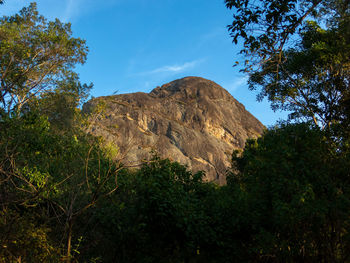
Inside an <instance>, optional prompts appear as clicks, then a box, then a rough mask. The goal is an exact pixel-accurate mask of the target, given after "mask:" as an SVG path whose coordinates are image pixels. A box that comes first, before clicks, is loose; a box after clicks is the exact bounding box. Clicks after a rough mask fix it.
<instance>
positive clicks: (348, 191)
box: [228, 123, 350, 262]
mask: <svg viewBox="0 0 350 263" xmlns="http://www.w3.org/2000/svg"><path fill="white" fill-rule="evenodd" d="M349 156H350V155H349V147H347V148H344V147H343V146H342V145H337V144H335V143H334V141H332V140H330V139H328V138H327V134H326V132H325V131H322V130H320V128H319V127H317V126H315V125H309V124H308V123H302V124H293V125H292V124H289V125H282V126H280V127H276V128H274V129H271V130H268V131H266V132H265V134H264V135H263V136H262V137H261V138H259V139H257V140H250V141H248V142H247V144H246V147H245V149H244V152H243V153H242V155H241V156H235V157H234V158H233V166H234V167H235V169H236V170H235V172H233V175H231V177H230V178H229V180H228V182H229V187H232V188H235V189H237V186H239V189H240V190H239V191H240V192H241V193H242V195H243V196H245V200H246V202H247V211H246V214H247V215H249V216H248V218H247V220H249V221H250V224H251V226H252V227H251V230H253V231H251V232H248V234H249V235H250V239H249V240H250V241H248V242H247V245H246V248H248V249H249V251H250V253H253V254H254V255H255V259H256V261H263V260H266V261H269V262H346V261H348V260H349V256H350V250H349V246H350V239H349V234H348V233H349V218H350V217H349V216H350V214H349V209H347V207H348V205H349V204H350V181H349V169H350V159H349ZM236 191H237V190H236Z"/></svg>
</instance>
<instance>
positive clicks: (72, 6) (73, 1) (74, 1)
mask: <svg viewBox="0 0 350 263" xmlns="http://www.w3.org/2000/svg"><path fill="white" fill-rule="evenodd" d="M81 3H82V2H81V1H80V0H67V1H66V8H65V10H64V14H63V18H62V20H63V21H64V22H68V21H70V20H72V18H73V17H76V16H79V12H80V10H81V6H80V4H81Z"/></svg>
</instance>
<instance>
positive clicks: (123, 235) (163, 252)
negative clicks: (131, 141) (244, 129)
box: [0, 0, 350, 262]
mask: <svg viewBox="0 0 350 263" xmlns="http://www.w3.org/2000/svg"><path fill="white" fill-rule="evenodd" d="M0 3H2V1H0ZM226 4H227V6H228V7H229V8H234V9H236V10H235V16H234V22H233V24H232V25H231V26H230V27H229V29H230V30H231V33H232V36H233V37H234V41H238V40H239V39H240V38H243V40H244V49H243V50H242V52H243V53H245V54H246V55H249V56H251V57H252V59H251V60H250V61H252V62H256V64H253V65H250V64H248V62H247V65H246V68H245V71H246V72H248V74H249V76H250V84H251V87H252V88H258V87H260V88H261V97H264V96H267V97H268V99H269V100H270V101H271V102H272V105H273V107H274V108H275V109H279V108H282V109H287V110H290V111H291V116H290V119H291V120H294V122H286V123H281V124H279V125H277V126H276V127H274V128H270V129H268V130H266V131H265V133H264V135H263V136H262V137H261V138H259V139H257V140H249V141H248V142H247V143H246V147H245V149H244V151H243V152H235V153H234V154H233V158H232V169H231V170H230V171H228V176H227V185H225V186H218V185H215V184H213V183H208V182H204V181H203V180H202V178H203V174H202V173H197V174H193V173H191V172H190V171H188V170H187V169H186V167H184V166H182V165H180V164H178V163H174V162H170V161H169V160H161V159H159V158H158V157H157V156H154V158H153V160H152V161H150V162H148V163H145V164H144V165H143V166H142V167H141V168H140V169H137V170H132V169H127V168H125V167H123V165H122V164H120V163H119V162H117V161H115V158H114V157H115V154H116V151H117V148H115V147H113V146H111V145H106V144H105V143H104V142H103V139H102V138H96V137H93V136H91V135H89V132H88V131H89V130H90V125H91V122H92V121H93V119H94V118H101V116H102V115H103V105H99V106H98V107H96V109H95V111H94V112H92V113H90V114H89V115H86V114H84V113H82V112H81V111H80V106H81V104H82V103H83V102H84V100H85V99H86V98H87V96H88V92H89V90H90V89H91V87H92V85H91V84H90V85H86V84H81V83H80V81H79V76H78V75H77V74H76V73H75V72H74V66H75V65H76V64H77V63H84V62H85V60H86V54H87V47H86V45H85V41H83V40H81V39H79V38H74V37H72V32H71V30H70V25H69V24H64V23H61V22H60V21H59V20H56V21H54V22H48V21H47V20H46V19H45V18H44V17H42V16H40V15H39V14H38V12H37V10H36V5H35V4H31V5H30V6H29V7H27V8H24V9H22V10H21V11H20V13H19V14H18V15H15V16H11V17H2V18H1V19H0V41H1V42H0V80H1V83H0V262H350V209H349V207H350V174H349V171H350V137H349V109H350V106H349V104H350V103H349V76H350V74H349V65H350V63H349V58H350V56H349V54H350V31H349V28H350V26H349V23H350V18H349V12H350V6H349V1H345V0H344V1H341V0H323V1H322V0H318V1H316V0H315V1H296V0H286V1H280V0H279V1H277V0H261V1H250V0H244V1H233V0H232V1H231V0H226ZM327 8H328V9H327ZM330 10H331V12H330ZM326 11H327V12H326ZM307 19H308V21H306V20H307ZM248 26H249V29H250V30H247V29H248V28H247V27H248ZM254 26H258V28H257V30H261V29H264V30H262V31H254ZM264 27H265V28H264ZM259 32H263V33H262V34H260V35H259ZM290 38H292V40H293V41H296V42H297V45H294V46H291V45H288V44H286V43H288V41H287V40H288V39H290ZM303 121H304V122H303Z"/></svg>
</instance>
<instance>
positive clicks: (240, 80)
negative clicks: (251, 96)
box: [223, 76, 248, 93]
mask: <svg viewBox="0 0 350 263" xmlns="http://www.w3.org/2000/svg"><path fill="white" fill-rule="evenodd" d="M247 81H248V77H247V76H241V77H237V78H235V79H234V80H233V81H232V82H230V83H228V85H224V86H223V87H224V88H225V89H227V90H228V91H229V92H230V93H233V92H235V91H236V90H237V89H238V88H239V87H241V86H243V85H245V84H247Z"/></svg>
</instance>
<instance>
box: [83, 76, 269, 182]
mask: <svg viewBox="0 0 350 263" xmlns="http://www.w3.org/2000/svg"><path fill="white" fill-rule="evenodd" d="M100 102H103V103H105V104H106V109H105V112H104V114H103V115H104V116H103V117H102V118H99V119H98V120H96V122H95V123H93V126H92V129H91V132H92V133H93V134H95V135H97V136H102V137H103V138H105V139H106V140H107V141H108V142H111V143H113V144H116V145H117V146H118V147H119V157H117V158H121V159H122V162H123V163H125V164H127V165H133V164H138V163H140V162H141V161H142V160H145V159H146V160H148V159H149V158H150V157H151V154H150V152H151V151H152V150H153V151H155V152H157V153H158V154H159V155H160V156H161V157H165V158H169V159H171V160H174V161H178V162H180V163H181V164H185V165H187V166H188V167H189V168H190V169H192V170H193V171H194V172H196V171H199V170H203V171H205V173H206V177H205V178H206V179H207V180H209V181H213V180H214V181H217V182H218V183H220V184H223V183H225V172H226V170H227V168H228V167H229V166H230V160H231V154H232V151H233V150H234V149H241V148H243V147H244V144H245V141H246V140H247V139H248V138H252V137H257V136H259V135H260V134H262V132H263V130H264V126H263V125H262V124H261V123H260V122H259V121H258V120H257V119H256V118H255V117H254V116H253V115H251V114H250V113H249V112H248V111H247V110H246V109H245V108H244V106H243V105H242V104H241V103H239V102H238V101H237V100H236V99H234V98H233V97H232V96H231V95H230V93H228V92H227V91H226V90H225V89H223V88H222V87H220V86H219V85H218V84H216V83H214V82H213V81H210V80H206V79H203V78H199V77H186V78H183V79H179V80H175V81H172V82H170V83H168V84H165V85H163V86H161V87H157V88H155V89H154V90H152V91H151V92H150V93H143V92H137V93H131V94H121V95H115V96H107V97H99V98H95V99H92V100H90V101H89V102H87V103H86V104H85V105H84V110H85V111H89V110H91V109H92V108H94V107H95V106H96V105H98V103H100Z"/></svg>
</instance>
